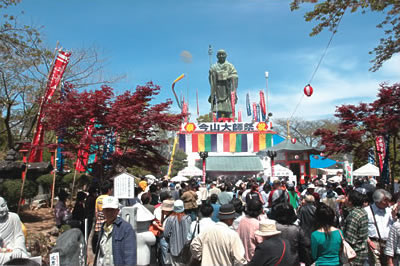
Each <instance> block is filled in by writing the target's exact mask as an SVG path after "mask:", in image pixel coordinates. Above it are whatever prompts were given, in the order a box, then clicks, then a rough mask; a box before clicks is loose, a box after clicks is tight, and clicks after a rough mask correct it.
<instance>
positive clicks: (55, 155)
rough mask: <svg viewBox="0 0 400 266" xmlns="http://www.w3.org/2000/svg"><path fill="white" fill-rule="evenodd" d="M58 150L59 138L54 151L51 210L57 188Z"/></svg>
mask: <svg viewBox="0 0 400 266" xmlns="http://www.w3.org/2000/svg"><path fill="white" fill-rule="evenodd" d="M57 148H58V138H57V136H56V149H55V151H54V166H55V167H54V170H53V184H52V186H51V202H50V209H53V202H54V190H55V187H56V174H57Z"/></svg>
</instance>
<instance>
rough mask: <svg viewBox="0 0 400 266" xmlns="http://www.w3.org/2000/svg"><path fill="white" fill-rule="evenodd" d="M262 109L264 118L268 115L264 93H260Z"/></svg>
mask: <svg viewBox="0 0 400 266" xmlns="http://www.w3.org/2000/svg"><path fill="white" fill-rule="evenodd" d="M260 107H261V113H262V114H263V117H264V116H265V115H266V114H267V107H266V105H265V97H264V92H263V91H260Z"/></svg>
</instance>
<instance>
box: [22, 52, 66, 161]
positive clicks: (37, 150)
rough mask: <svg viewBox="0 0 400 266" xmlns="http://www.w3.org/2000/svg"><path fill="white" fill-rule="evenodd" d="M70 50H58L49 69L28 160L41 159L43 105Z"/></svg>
mask: <svg viewBox="0 0 400 266" xmlns="http://www.w3.org/2000/svg"><path fill="white" fill-rule="evenodd" d="M70 56H71V53H70V52H64V51H61V50H60V51H59V52H58V55H57V58H56V61H55V62H54V65H53V68H52V69H51V72H50V75H49V80H48V81H47V87H46V93H45V96H44V97H43V99H42V102H41V104H40V108H39V114H38V120H37V124H36V131H35V135H34V137H33V140H32V146H31V147H32V148H31V153H30V154H29V158H28V162H30V163H32V162H41V161H42V160H43V149H42V146H43V142H44V129H43V118H44V107H45V105H46V104H47V103H48V102H50V100H51V97H52V96H53V95H54V92H55V91H56V89H57V87H58V86H59V85H60V81H61V78H62V76H63V74H64V71H65V68H66V67H67V64H68V61H69V57H70Z"/></svg>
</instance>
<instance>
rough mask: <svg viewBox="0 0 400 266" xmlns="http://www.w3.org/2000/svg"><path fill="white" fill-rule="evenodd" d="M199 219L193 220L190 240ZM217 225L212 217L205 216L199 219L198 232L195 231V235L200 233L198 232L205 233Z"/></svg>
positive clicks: (189, 235)
mask: <svg viewBox="0 0 400 266" xmlns="http://www.w3.org/2000/svg"><path fill="white" fill-rule="evenodd" d="M196 223H197V221H193V222H192V224H191V225H190V231H189V234H188V240H190V239H191V238H192V234H193V231H194V228H195V227H196ZM213 226H215V222H214V221H213V220H212V219H211V218H210V217H204V218H202V219H201V220H200V221H199V225H198V226H197V228H196V232H194V237H196V236H197V235H198V233H197V232H200V233H203V232H205V231H207V230H208V229H210V228H212V227H213Z"/></svg>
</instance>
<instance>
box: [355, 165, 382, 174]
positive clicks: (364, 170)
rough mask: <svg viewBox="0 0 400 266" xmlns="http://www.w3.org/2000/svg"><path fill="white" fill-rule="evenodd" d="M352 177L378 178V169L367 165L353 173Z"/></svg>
mask: <svg viewBox="0 0 400 266" xmlns="http://www.w3.org/2000/svg"><path fill="white" fill-rule="evenodd" d="M353 175H354V176H379V168H378V167H377V166H375V165H373V164H370V163H367V164H366V165H364V166H361V167H360V168H358V169H357V170H355V171H354V172H353Z"/></svg>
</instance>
